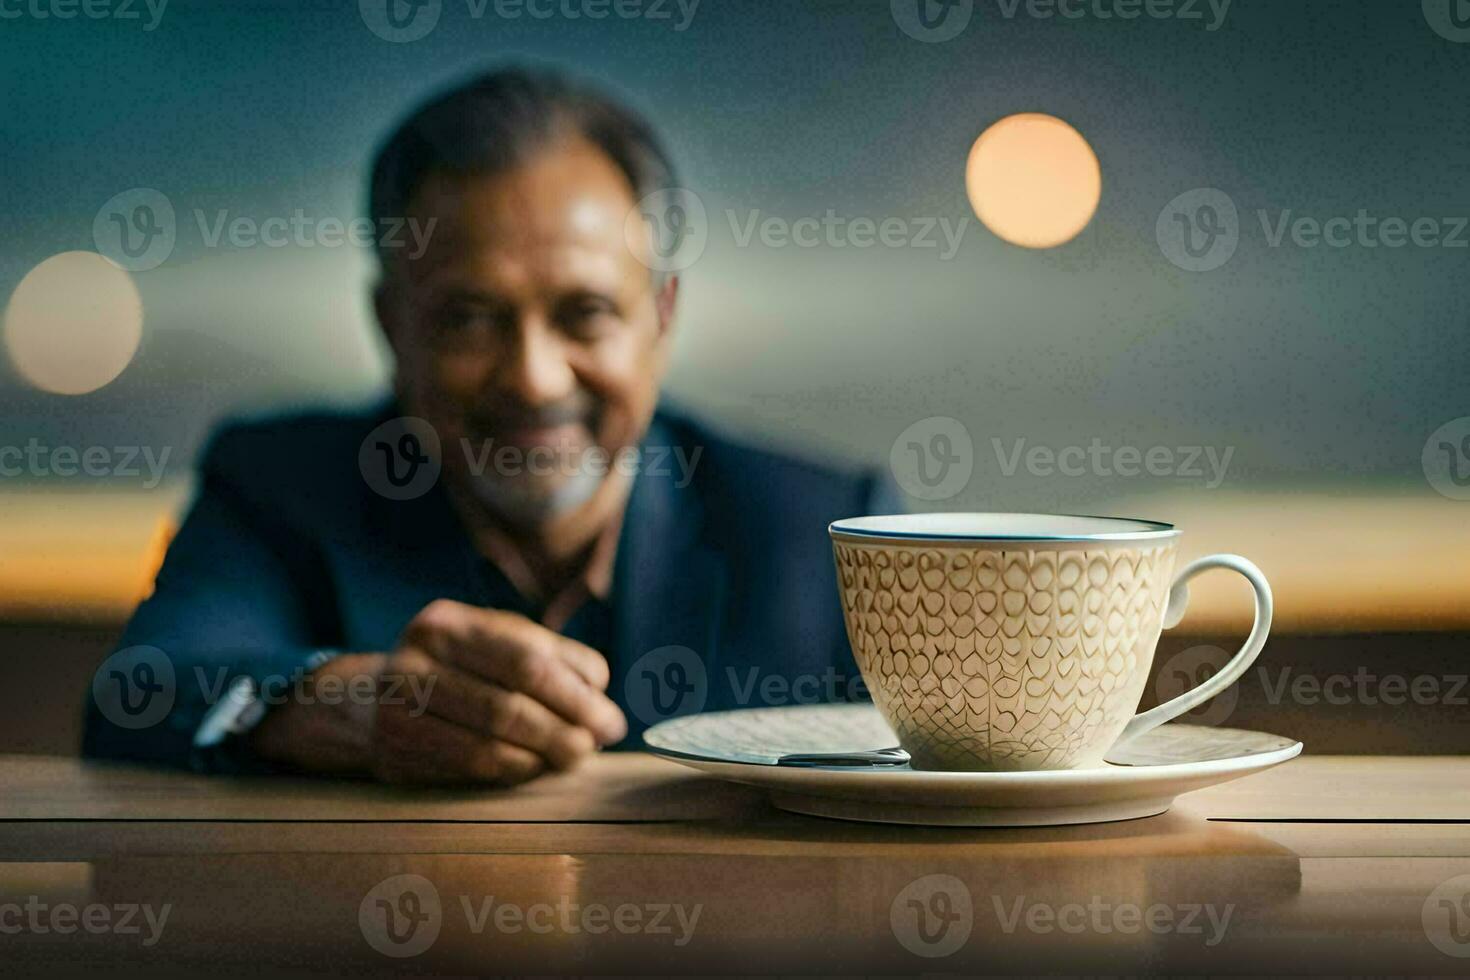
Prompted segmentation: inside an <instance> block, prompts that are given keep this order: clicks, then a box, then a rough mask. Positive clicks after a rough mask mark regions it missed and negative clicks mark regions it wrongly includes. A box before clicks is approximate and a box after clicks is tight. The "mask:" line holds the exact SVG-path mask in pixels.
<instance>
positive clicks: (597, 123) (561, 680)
mask: <svg viewBox="0 0 1470 980" xmlns="http://www.w3.org/2000/svg"><path fill="white" fill-rule="evenodd" d="M673 184H674V176H673V170H672V167H671V166H670V164H669V161H668V158H667V157H666V155H665V153H664V152H663V150H662V149H661V147H660V146H659V144H658V142H657V141H656V139H655V138H654V136H653V134H652V133H651V131H650V130H649V128H648V127H647V126H646V124H645V123H644V122H642V121H641V120H640V119H639V118H638V117H636V116H635V115H634V114H633V113H631V112H630V111H629V110H627V109H626V108H624V107H622V106H620V105H618V104H616V103H614V102H611V101H609V100H608V99H606V98H605V97H604V96H602V95H600V94H599V93H596V92H594V91H591V90H588V89H586V88H584V87H582V86H580V85H578V84H575V83H573V82H570V81H568V80H566V79H564V78H562V77H560V76H558V75H556V74H554V73H548V72H539V71H538V72H526V71H501V72H496V73H492V74H488V75H484V76H482V77H478V78H476V79H474V80H472V81H470V82H469V83H468V84H465V85H462V86H460V87H457V88H455V89H453V90H452V91H450V92H448V93H447V94H445V95H442V96H440V97H439V98H437V99H435V100H433V101H431V102H430V103H428V104H427V105H425V106H423V107H421V108H420V109H419V110H418V111H416V112H415V113H413V114H412V116H411V117H410V118H409V119H408V120H407V121H406V122H404V123H403V124H402V126H400V127H399V129H398V130H397V131H396V132H394V133H393V134H392V136H391V137H390V138H389V139H388V140H387V142H386V143H385V144H384V146H383V147H382V149H381V151H380V152H379V155H378V157H377V160H376V161H375V164H374V167H373V174H372V187H371V202H370V203H371V213H372V217H373V219H375V221H377V222H378V223H379V227H384V226H385V224H386V223H388V222H390V221H391V220H394V219H402V220H405V221H411V222H417V227H419V228H421V229H429V234H428V243H427V247H426V248H424V250H423V251H422V253H421V254H416V255H415V254H412V253H411V252H410V251H408V250H404V249H393V248H389V247H382V248H380V255H379V257H380V260H381V278H380V281H379V283H378V286H377V289H376V294H375V307H376V312H377V318H378V321H379V324H380V326H381V328H382V330H383V333H384V335H385V337H386V338H387V341H388V344H389V346H390V347H391V349H392V353H393V356H394V360H395V365H396V367H395V399H394V400H393V402H392V403H390V404H389V405H387V406H385V407H382V408H380V409H379V410H377V411H375V412H371V413H366V414H363V415H360V416H355V415H309V416H305V417H297V418H289V419H281V420H275V421H266V422H258V423H254V424H242V425H235V426H232V427H227V428H226V429H224V430H223V431H222V432H221V433H219V434H218V435H217V436H216V437H215V439H214V440H213V442H212V444H211V446H210V447H209V449H208V450H207V452H206V454H205V457H204V461H203V464H202V473H201V481H200V491H199V495H198V499H197V500H196V501H195V502H194V504H193V508H192V510H191V512H190V514H189V516H188V518H187V520H186V521H185V522H184V525H183V527H182V528H181V530H180V532H179V534H178V536H177V538H176V539H175V540H174V542H173V544H172V547H171V548H170V549H169V552H168V555H167V558H166V559H165V562H164V565H163V568H162V570H161V571H160V573H159V576H158V580H157V583H156V588H155V592H154V594H153V596H152V597H151V598H149V599H148V600H147V601H146V602H144V603H143V605H142V606H140V607H139V609H138V611H137V613H136V614H135V616H134V617H133V619H132V621H131V622H130V623H129V625H128V627H127V630H126V632H125V634H124V636H123V639H122V643H121V646H122V650H120V652H119V653H118V654H116V655H114V656H113V657H112V658H110V659H109V661H108V662H107V663H106V664H104V669H103V670H102V671H99V673H98V677H97V682H96V683H94V688H93V690H94V696H93V698H92V699H91V702H90V704H89V711H88V718H87V729H86V735H85V744H84V750H85V752H86V753H87V754H88V755H91V756H95V757H107V758H117V759H133V760H141V761H151V762H159V763H168V764H175V765H187V766H191V767H193V768H195V769H197V770H200V771H224V772H240V771H278V770H296V771H307V772H323V773H343V774H370V775H374V776H377V777H379V778H382V779H385V780H390V781H404V782H480V783H488V784H499V785H510V784H516V783H520V782H523V781H525V780H528V779H531V778H532V777H534V776H536V775H537V774H539V773H542V772H545V771H548V770H562V769H567V768H570V767H572V766H574V765H576V764H577V763H578V762H579V761H580V760H582V759H584V758H586V757H587V756H588V755H589V754H590V753H592V752H594V751H596V750H598V749H599V748H603V747H608V746H613V745H636V744H637V739H636V736H637V735H638V734H639V733H640V732H641V731H642V730H643V729H644V728H646V727H647V726H648V725H650V724H652V723H654V722H657V721H658V720H660V719H661V718H664V717H669V716H672V715H674V714H682V713H686V712H687V711H690V710H699V709H701V708H704V709H709V708H732V707H739V706H742V705H750V706H758V705H761V704H770V703H782V702H789V701H796V700H812V699H814V698H824V699H831V698H836V699H843V698H845V697H849V696H851V695H852V694H853V693H854V691H857V692H859V693H860V692H861V688H860V686H859V685H856V684H855V682H856V681H857V680H858V677H857V672H856V669H855V667H854V666H853V663H852V659H851V654H850V651H849V649H848V645H847V640H846V637H845V635H844V631H843V627H842V620H841V616H840V610H839V608H838V598H837V592H836V588H835V583H834V581H833V575H834V573H833V565H832V560H831V555H830V550H829V545H828V542H827V536H826V524H827V523H828V522H829V521H831V520H834V519H837V518H841V517H847V516H851V515H854V514H861V513H870V512H882V511H886V510H893V509H896V501H895V500H893V499H892V498H891V496H889V493H890V492H889V491H888V490H887V489H885V484H883V483H882V482H880V481H879V480H878V479H877V478H876V477H875V476H873V475H871V474H868V475H852V474H848V475H844V474H839V473H836V472H832V471H829V470H826V469H823V468H820V467H816V466H811V465H806V464H803V463H800V462H796V461H793V460H789V459H785V458H781V457H779V456H776V455H772V454H769V453H765V452H760V451H757V450H753V449H749V448H744V447H741V446H737V445H735V444H733V443H731V442H728V441H726V440H724V439H722V438H720V437H718V436H716V435H715V434H713V433H711V432H708V431H706V430H705V429H703V428H701V427H700V426H698V425H696V424H695V423H693V422H691V421H689V420H687V419H684V418H682V417H680V416H678V415H676V414H674V413H672V412H667V411H663V410H656V406H657V401H658V390H659V384H660V382H661V380H662V378H663V376H664V372H665V369H666V367H667V361H668V352H669V347H670V341H671V338H672V336H673V330H674V312H675V307H676V299H677V296H678V289H679V282H678V277H677V276H673V275H664V274H660V273H656V272H652V271H651V270H650V266H654V267H656V266H657V265H658V264H659V263H658V262H656V261H652V260H651V256H652V255H653V253H652V252H650V251H648V250H647V249H646V248H645V247H644V244H643V243H642V240H641V239H640V238H639V237H638V236H637V235H634V236H632V239H631V241H632V242H633V244H632V245H630V238H629V235H628V234H626V233H625V231H626V229H627V228H628V227H632V228H634V229H635V230H636V229H639V228H641V227H643V226H642V224H641V223H639V222H636V221H635V222H633V223H632V224H631V225H630V223H629V221H628V220H627V219H628V217H629V215H630V214H632V215H633V216H634V217H635V218H636V217H637V212H636V209H637V207H638V203H639V201H640V200H642V199H643V198H645V197H646V196H647V195H649V194H650V193H653V192H656V191H660V190H665V189H667V188H670V187H671V186H673ZM648 247H649V248H651V247H652V244H651V243H650V244H649V246H648ZM145 668H146V669H145ZM152 697H157V698H160V699H163V702H162V703H163V707H161V708H160V709H158V711H156V712H155V713H156V714H158V718H157V720H156V721H152V722H150V723H140V719H141V718H142V717H144V716H143V715H142V714H139V713H138V712H140V711H141V709H140V708H139V707H138V705H141V704H144V703H145V701H146V699H148V698H152ZM140 699H142V700H140Z"/></svg>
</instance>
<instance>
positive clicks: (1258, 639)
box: [1117, 555, 1272, 744]
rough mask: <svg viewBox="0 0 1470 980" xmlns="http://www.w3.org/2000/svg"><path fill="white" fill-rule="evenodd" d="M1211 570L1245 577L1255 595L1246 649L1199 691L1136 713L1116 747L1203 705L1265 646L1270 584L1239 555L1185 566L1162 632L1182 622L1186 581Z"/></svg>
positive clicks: (1167, 607)
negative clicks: (1254, 609) (1252, 620)
mask: <svg viewBox="0 0 1470 980" xmlns="http://www.w3.org/2000/svg"><path fill="white" fill-rule="evenodd" d="M1210 568H1229V569H1232V570H1234V571H1237V572H1239V573H1240V574H1242V575H1244V576H1245V577H1246V580H1247V581H1248V582H1250V584H1251V588H1252V589H1254V590H1255V593H1256V621H1255V624H1254V625H1253V626H1252V627H1251V632H1250V636H1248V637H1246V639H1245V645H1244V646H1242V647H1241V648H1240V650H1239V651H1238V652H1237V653H1236V654H1235V656H1234V657H1232V658H1231V659H1230V662H1229V663H1227V664H1226V665H1225V666H1224V667H1222V668H1221V669H1220V671H1219V673H1217V674H1215V676H1214V677H1211V678H1210V679H1209V680H1207V681H1205V682H1204V683H1203V684H1201V685H1199V686H1198V687H1194V688H1190V689H1189V690H1188V691H1185V692H1184V693H1183V694H1181V695H1179V696H1178V697H1177V698H1173V699H1172V700H1169V701H1165V702H1164V703H1163V704H1161V705H1159V706H1157V707H1154V708H1150V709H1148V710H1147V711H1142V712H1139V713H1138V714H1136V715H1134V716H1133V720H1131V721H1130V722H1128V724H1127V725H1125V726H1124V727H1123V734H1122V735H1119V736H1118V743H1117V744H1122V743H1123V742H1126V741H1128V740H1129V739H1133V738H1137V737H1138V736H1139V735H1142V734H1143V733H1144V732H1147V731H1152V730H1153V729H1155V728H1158V727H1159V726H1160V725H1162V724H1163V723H1164V722H1166V721H1170V720H1172V719H1174V718H1178V717H1179V716H1180V715H1182V714H1184V713H1185V712H1186V711H1188V710H1190V709H1191V708H1193V707H1195V706H1197V705H1200V704H1203V703H1204V702H1206V701H1208V700H1209V699H1210V698H1212V697H1214V696H1215V695H1217V694H1219V693H1220V692H1221V691H1223V690H1225V689H1226V688H1227V687H1229V686H1230V685H1231V684H1234V683H1235V682H1236V681H1237V680H1239V679H1240V675H1242V674H1244V673H1245V672H1246V671H1247V670H1249V669H1250V665H1251V664H1253V663H1255V660H1256V657H1257V656H1258V655H1259V654H1260V652H1261V648H1262V647H1264V646H1265V645H1266V634H1268V633H1269V632H1271V609H1272V603H1271V584H1270V583H1269V582H1267V581H1266V576H1264V575H1262V574H1261V570H1260V569H1259V568H1257V567H1256V566H1255V564H1254V563H1252V562H1249V561H1247V560H1246V559H1244V558H1242V557H1240V556H1239V555H1210V556H1208V557H1206V558H1199V559H1196V560H1195V561H1192V562H1190V563H1189V564H1188V565H1186V566H1184V570H1183V571H1181V572H1180V573H1179V576H1178V577H1177V578H1176V579H1174V584H1173V585H1172V586H1170V587H1169V599H1168V601H1167V602H1166V603H1165V605H1164V629H1173V628H1174V627H1175V626H1177V625H1179V621H1180V620H1181V619H1183V618H1184V608H1185V607H1186V606H1188V605H1189V584H1188V583H1189V580H1190V579H1192V578H1194V577H1195V576H1196V575H1198V574H1199V573H1200V572H1203V571H1205V570H1206V569H1210Z"/></svg>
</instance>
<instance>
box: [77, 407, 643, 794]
mask: <svg viewBox="0 0 1470 980" xmlns="http://www.w3.org/2000/svg"><path fill="white" fill-rule="evenodd" d="M219 442H220V444H225V446H226V448H223V449H221V448H219V447H218V446H217V447H216V448H214V449H212V450H211V451H210V452H209V453H208V454H206V457H205V464H204V467H203V471H202V481H201V482H202V486H201V491H200V495H199V498H198V500H197V502H196V503H195V504H194V506H193V508H192V510H191V511H190V513H189V516H188V518H187V519H186V520H185V522H184V526H183V528H182V529H181V530H180V532H179V534H178V536H177V538H176V539H175V540H174V542H173V544H172V546H171V547H170V548H169V552H168V555H167V557H166V559H165V561H164V565H163V568H162V570H161V571H160V573H159V576H158V580H157V583H156V587H155V591H154V594H153V596H152V597H151V598H149V599H148V600H147V601H146V602H144V603H143V605H142V606H140V607H139V609H138V611H137V612H136V614H135V615H134V617H133V619H132V621H131V622H130V623H129V624H128V627H127V629H126V631H125V632H124V636H123V640H122V645H121V646H122V649H121V650H120V651H119V653H118V654H116V655H115V656H114V657H113V658H110V659H109V660H108V662H107V663H106V664H105V665H104V669H103V671H100V672H99V678H98V682H97V683H96V684H94V688H93V696H92V697H91V698H90V699H89V702H88V706H87V720H86V729H85V735H84V738H83V752H84V754H86V755H88V756H91V757H93V758H108V759H123V760H130V761H138V762H150V763H162V764H167V765H175V766H187V767H190V768H193V769H195V770H197V771H203V772H252V771H273V770H275V769H278V768H288V769H295V770H303V771H310V772H331V773H355V774H364V775H375V776H378V777H379V778H382V779H387V780H393V781H403V782H410V781H413V782H418V781H430V782H465V781H472V782H494V783H503V784H509V783H516V782H522V781H524V780H526V779H529V778H531V777H532V776H535V775H536V774H538V773H540V772H541V771H543V770H544V769H546V768H555V769H565V768H569V767H571V766H572V765H575V764H576V763H577V762H578V761H579V760H580V759H582V758H584V757H585V756H586V755H588V754H590V753H591V752H593V751H594V750H595V749H596V748H597V747H598V746H600V745H607V744H611V743H613V742H616V741H619V740H621V739H622V738H623V737H624V735H625V734H626V722H625V720H624V718H623V716H622V713H621V711H619V709H618V708H617V706H616V705H614V704H613V702H612V701H611V700H610V699H608V698H607V696H606V694H605V693H604V692H605V689H606V687H607V683H608V676H607V664H606V661H605V660H604V659H603V657H602V655H601V654H599V653H597V652H596V651H594V650H591V649H590V648H588V647H585V646H583V645H582V644H579V643H576V642H575V641H572V640H569V639H567V638H565V637H562V636H559V635H558V634H556V633H554V632H552V631H551V630H548V629H546V628H544V627H542V626H540V625H539V624H536V623H533V622H531V621H530V620H528V619H526V618H525V617H522V616H518V615H515V614H512V613H506V612H500V611H497V610H491V609H482V608H478V607H472V606H466V605H463V604H460V603H454V602H449V601H440V602H435V603H431V604H430V605H429V606H427V607H425V609H424V610H422V611H421V612H420V613H419V615H418V616H416V617H415V618H414V620H413V621H412V622H411V623H410V624H409V625H408V627H407V629H405V631H404V634H403V636H402V637H401V638H400V639H399V641H398V643H397V644H396V646H395V649H394V650H392V651H381V652H377V651H367V652H363V651H358V652H347V653H340V654H338V653H336V652H329V651H323V650H321V649H319V647H320V645H321V644H320V643H319V642H318V641H319V640H321V639H322V637H323V636H324V635H327V634H328V633H330V634H331V635H336V634H335V628H334V627H332V626H331V624H332V622H333V620H332V619H331V618H330V617H332V616H334V615H335V603H334V601H333V597H331V596H327V595H315V594H313V592H312V591H311V589H312V583H313V582H314V581H325V579H326V575H325V570H322V571H321V572H320V573H318V574H313V573H312V569H313V563H314V561H315V556H314V555H313V554H311V553H310V552H309V551H302V552H300V553H297V554H292V555H287V554H285V553H283V552H282V550H281V549H284V548H292V547H296V548H303V549H305V548H308V547H309V545H307V544H306V543H304V542H303V540H302V537H303V536H301V535H299V534H293V533H291V530H290V529H289V528H269V527H268V526H267V525H266V523H265V522H266V521H267V520H268V517H267V516H266V515H261V514H259V513H258V512H257V511H256V510H255V509H253V508H251V507H249V506H247V505H246V503H245V502H244V501H243V500H242V499H241V498H240V495H239V494H238V492H237V491H236V490H235V489H234V485H233V484H232V482H231V480H230V479H229V478H228V477H227V476H226V468H225V467H223V466H220V465H218V464H219V461H220V460H221V459H222V458H228V457H229V455H230V454H229V451H228V446H227V443H228V434H227V435H226V436H225V437H222V438H221V439H220V441H219ZM313 615H315V616H316V617H317V619H315V620H314V619H313ZM140 671H143V672H141V673H140ZM327 685H331V686H332V689H333V690H332V696H331V697H324V696H322V694H323V692H324V691H325V688H326V686H327ZM405 691H408V692H411V693H413V695H414V696H413V697H405V695H404V692H405ZM155 698H156V699H158V701H157V704H156V705H155V703H154V702H153V699H155ZM232 700H239V701H242V702H246V703H249V704H250V706H251V710H256V711H259V710H264V716H263V718H259V719H258V725H257V727H255V728H253V729H252V730H251V731H250V732H249V734H248V736H247V737H244V738H236V739H227V740H225V741H223V742H222V743H221V746H222V747H220V748H211V747H209V746H208V745H207V744H205V743H208V742H212V741H215V740H216V739H215V736H218V735H219V734H221V733H220V732H217V731H213V730H212V729H214V728H218V727H219V721H220V717H221V715H223V716H225V717H230V709H231V708H232V707H234V705H232V704H231V703H230V702H231V701H232ZM216 706H222V708H221V710H220V711H215V710H213V709H215V707H216ZM206 733H208V735H209V737H208V738H206V737H205V736H206Z"/></svg>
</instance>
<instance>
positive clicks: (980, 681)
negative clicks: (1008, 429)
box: [828, 514, 1271, 771]
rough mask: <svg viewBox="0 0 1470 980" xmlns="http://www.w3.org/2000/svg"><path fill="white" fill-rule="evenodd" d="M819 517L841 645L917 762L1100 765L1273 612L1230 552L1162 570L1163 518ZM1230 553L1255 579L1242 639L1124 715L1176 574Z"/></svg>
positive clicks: (1212, 682) (1178, 706)
mask: <svg viewBox="0 0 1470 980" xmlns="http://www.w3.org/2000/svg"><path fill="white" fill-rule="evenodd" d="M828 531H829V532H830V533H831V535H832V547H833V551H834V553H835V555H836V559H837V579H838V591H839V592H840V593H841V597H842V613H843V617H844V619H845V620H846V623H847V637H848V640H849V641H850V642H851V644H852V652H853V656H854V657H855V658H856V659H857V664H858V668H859V669H860V670H861V671H862V673H863V680H864V681H866V683H867V686H868V690H869V692H870V693H871V694H872V697H873V701H874V703H875V704H876V705H877V707H878V710H879V711H880V712H881V713H882V714H883V717H884V719H885V720H887V722H888V724H889V725H890V726H891V727H892V728H893V730H894V732H895V733H897V735H898V741H899V744H900V745H902V746H903V747H904V749H906V750H907V751H908V753H909V755H910V756H911V757H912V759H913V763H912V764H913V766H914V767H915V768H918V769H937V770H969V771H994V770H1034V769H1076V768H1083V767H1089V766H1097V765H1101V764H1102V761H1103V755H1104V754H1105V753H1106V752H1107V751H1108V750H1109V749H1111V748H1112V747H1113V746H1114V745H1115V744H1118V743H1119V742H1122V741H1124V740H1127V739H1130V738H1133V737H1135V736H1137V735H1140V734H1142V733H1143V732H1146V731H1148V730H1150V729H1152V728H1156V727H1158V726H1159V725H1162V724H1163V723H1164V722H1166V721H1168V720H1170V719H1171V718H1176V717H1178V716H1179V715H1181V714H1183V713H1184V712H1186V711H1188V710H1190V709H1191V708H1193V707H1195V706H1196V705H1198V704H1200V703H1202V702H1204V701H1206V700H1208V699H1209V698H1212V697H1214V696H1215V695H1216V694H1219V693H1220V692H1221V691H1223V690H1224V689H1225V688H1227V687H1229V686H1230V685H1231V684H1233V683H1234V682H1235V680H1236V679H1237V678H1239V677H1240V675H1241V674H1243V673H1245V671H1246V670H1247V669H1248V668H1249V667H1250V665H1251V663H1252V662H1253V661H1254V660H1255V659H1256V656H1257V655H1258V654H1259V653H1260V652H1261V647H1262V646H1264V645H1265V643H1266V634H1267V632H1268V631H1269V630H1270V627H1271V587H1270V585H1269V584H1267V582H1266V578H1265V576H1263V575H1262V574H1261V571H1260V569H1258V568H1257V567H1256V566H1255V565H1253V564H1251V563H1250V562H1249V561H1247V560H1245V559H1244V558H1240V557H1238V556H1236V555H1211V556H1210V557H1208V558H1201V559H1199V560H1197V561H1194V562H1191V563H1190V564H1189V565H1187V566H1186V567H1185V568H1184V569H1183V570H1182V571H1181V572H1180V573H1179V575H1178V576H1177V577H1174V576H1173V571H1174V557H1175V553H1176V551H1177V549H1178V541H1179V531H1178V530H1176V529H1175V528H1174V526H1173V525H1172V524H1161V523H1158V522H1156V521H1140V520H1127V519H1122V518H1112V517H1076V516H1068V515H1055V514H911V515H901V516H893V517H858V518H852V519H849V520H843V521H837V522H835V523H833V524H832V525H831V526H830V527H829V528H828ZM1207 568H1230V569H1234V570H1235V571H1237V572H1239V573H1240V574H1242V575H1244V576H1245V577H1246V579H1248V580H1249V581H1250V583H1251V587H1252V588H1253V589H1254V590H1255V598H1256V620H1255V625H1254V627H1253V628H1252V629H1251V632H1250V636H1249V637H1248V638H1247V639H1246V641H1245V645H1244V646H1243V647H1241V649H1240V651H1239V652H1238V653H1236V655H1235V657H1234V658H1233V659H1231V660H1230V662H1229V663H1227V664H1226V665H1225V667H1224V668H1223V669H1222V670H1221V671H1220V672H1219V673H1217V674H1215V675H1214V676H1213V677H1211V678H1210V679H1209V680H1207V681H1205V682H1204V683H1203V684H1201V685H1199V686H1198V687H1195V688H1193V689H1191V690H1189V691H1186V692H1185V693H1184V694H1181V695H1180V696H1178V697H1176V698H1174V699H1173V700H1171V701H1169V702H1167V703H1165V704H1161V705H1159V706H1158V707H1156V708H1152V709H1150V710H1148V711H1145V712H1143V713H1141V714H1134V712H1135V711H1136V710H1137V709H1138V701H1139V698H1140V696H1141V695H1142V693H1143V687H1144V684H1145V682H1146V681H1147V679H1148V673H1149V666H1150V664H1151V663H1152V662H1153V656H1154V647H1155V645H1156V644H1157V643H1158V639H1159V632H1160V630H1161V629H1162V628H1167V627H1172V626H1174V625H1175V624H1177V623H1178V622H1179V620H1180V619H1182V618H1183V616H1184V607H1185V605H1186V604H1187V603H1188V601H1189V590H1188V588H1187V586H1186V583H1188V581H1189V580H1190V579H1191V578H1193V577H1194V576H1195V575H1198V574H1199V573H1200V572H1202V571H1204V570H1205V569H1207Z"/></svg>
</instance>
